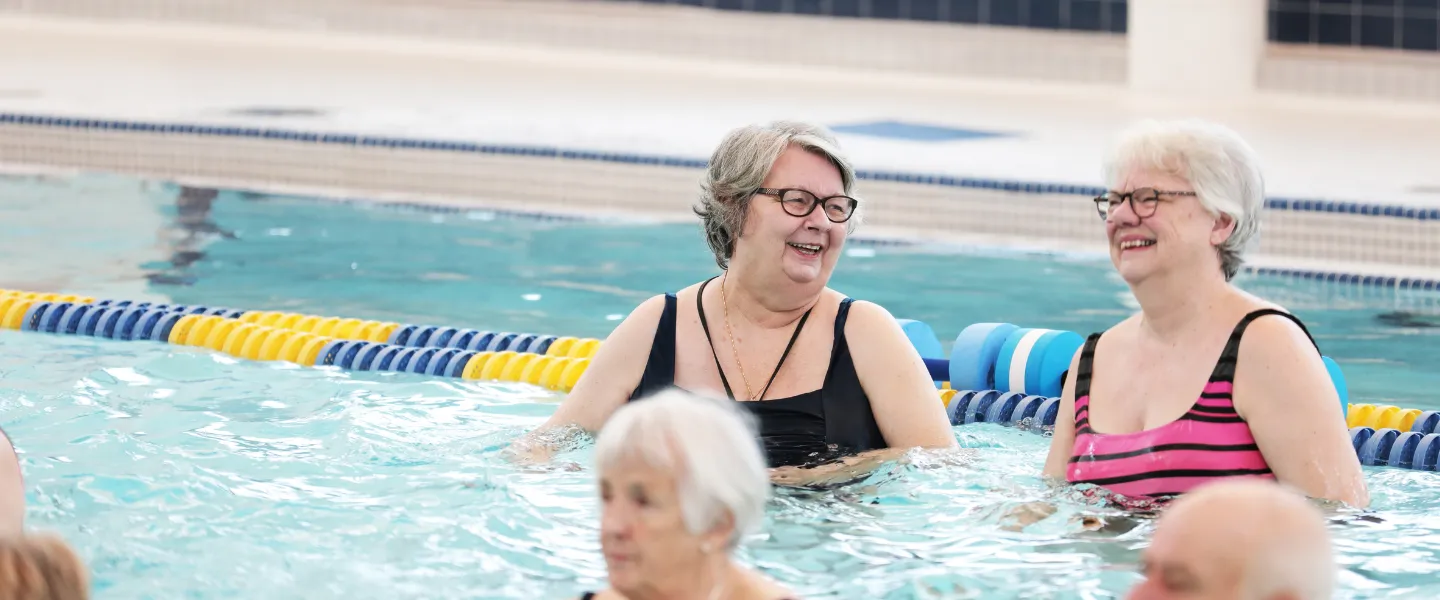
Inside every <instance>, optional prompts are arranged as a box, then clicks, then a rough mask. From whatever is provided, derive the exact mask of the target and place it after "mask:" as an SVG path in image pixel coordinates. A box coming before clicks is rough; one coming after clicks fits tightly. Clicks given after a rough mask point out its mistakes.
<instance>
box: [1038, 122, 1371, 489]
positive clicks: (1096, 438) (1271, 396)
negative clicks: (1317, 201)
mask: <svg viewBox="0 0 1440 600" xmlns="http://www.w3.org/2000/svg"><path fill="white" fill-rule="evenodd" d="M1106 179H1107V183H1108V185H1109V187H1110V188H1111V190H1112V191H1110V192H1108V193H1106V194H1104V195H1102V196H1100V197H1099V198H1096V199H1095V202H1096V204H1097V207H1098V210H1099V215H1100V218H1101V219H1103V220H1104V223H1105V233H1106V236H1107V238H1108V240H1109V242H1110V243H1109V246H1110V260H1111V262H1112V263H1113V264H1114V265H1115V269H1116V270H1117V271H1119V274H1120V276H1121V277H1122V278H1123V279H1124V280H1125V283H1126V284H1128V285H1129V286H1130V291H1131V292H1132V293H1133V295H1134V297H1135V300H1136V301H1137V302H1138V303H1139V305H1140V312H1139V313H1137V314H1136V315H1134V316H1132V317H1130V318H1129V319H1126V320H1125V321H1122V322H1121V323H1120V324H1118V325H1115V326H1114V327H1111V328H1110V329H1109V330H1107V331H1105V332H1104V333H1103V334H1100V333H1096V334H1093V335H1091V336H1090V337H1089V339H1088V340H1086V342H1085V345H1084V346H1083V347H1082V348H1081V350H1080V352H1079V353H1077V355H1076V357H1075V359H1074V361H1073V364H1072V365H1071V368H1070V372H1071V373H1072V374H1074V376H1073V377H1070V378H1067V382H1066V385H1065V388H1064V392H1063V394H1062V398H1061V406H1060V417H1059V418H1057V419H1056V426H1055V433H1054V437H1053V438H1052V439H1051V446H1050V454H1049V458H1048V460H1047V461H1046V463H1045V469H1044V471H1045V473H1046V474H1047V475H1049V476H1051V477H1054V478H1057V479H1058V478H1063V479H1065V480H1066V481H1068V482H1070V483H1076V484H1079V483H1088V484H1094V485H1096V486H1100V487H1103V488H1106V489H1108V490H1110V491H1112V492H1114V493H1116V494H1119V495H1120V496H1122V497H1123V498H1128V499H1159V498H1165V497H1169V496H1173V495H1177V494H1182V493H1184V492H1186V491H1188V490H1190V489H1191V488H1194V487H1196V486H1198V485H1200V484H1202V483H1205V482H1207V481H1212V480H1216V479H1220V478H1227V477H1257V478H1264V479H1278V480H1279V481H1280V482H1282V483H1285V484H1289V485H1291V486H1293V487H1295V488H1297V489H1299V490H1302V491H1304V492H1305V493H1307V494H1309V495H1310V496H1313V497H1317V498H1326V499H1331V500H1338V501H1343V502H1347V503H1350V504H1352V505H1356V506H1365V505H1366V504H1368V502H1369V496H1368V493H1367V490H1366V487H1365V481H1364V479H1363V477H1362V475H1361V471H1360V464H1359V460H1358V459H1357V457H1356V455H1355V450H1354V448H1353V447H1352V446H1351V444H1350V438H1349V435H1348V434H1347V432H1346V428H1345V419H1344V417H1343V415H1342V412H1341V410H1342V409H1341V406H1340V400H1339V397H1338V395H1337V392H1336V390H1335V387H1334V384H1333V383H1332V382H1331V380H1330V377H1329V374H1328V372H1327V371H1326V368H1325V364H1324V363H1323V362H1322V360H1321V355H1320V352H1319V348H1318V347H1317V345H1316V344H1315V341H1314V340H1313V339H1312V338H1311V337H1310V334H1309V332H1308V331H1307V330H1306V328H1305V326H1304V324H1303V323H1301V321H1300V319H1299V318H1297V317H1296V316H1295V315H1293V314H1290V313H1289V312H1286V311H1285V310H1283V309H1282V308H1280V307H1278V306H1276V305H1274V304H1272V303H1270V302H1267V301H1265V300H1263V299H1261V298H1257V297H1255V296H1253V295H1251V294H1248V293H1246V292H1244V291H1242V290H1241V289H1239V288H1237V287H1235V285H1234V284H1233V283H1232V278H1233V277H1234V276H1235V274H1236V273H1237V272H1238V271H1239V269H1240V265H1241V264H1242V262H1243V260H1244V257H1245V253H1246V251H1247V249H1248V248H1249V247H1250V246H1251V244H1252V243H1253V242H1254V240H1255V236H1256V235H1257V234H1258V233H1259V231H1260V210H1261V208H1262V206H1263V203H1264V184H1263V179H1262V176H1261V172H1260V166H1259V161H1258V158H1257V157H1256V155H1255V153H1254V152H1253V151H1252V150H1251V149H1250V147H1249V146H1248V145H1247V144H1246V143H1245V142H1244V140H1242V139H1241V138H1240V137H1239V136H1238V135H1236V134H1235V133H1234V132H1231V131H1230V130H1228V129H1225V128H1223V127H1220V126H1217V125H1213V124H1209V123H1204V122H1196V121H1181V122H1171V123H1158V122H1146V123H1144V124H1142V125H1139V126H1137V127H1136V128H1135V129H1133V130H1131V131H1129V132H1127V133H1126V134H1125V135H1123V136H1122V137H1121V139H1120V142H1119V144H1118V147H1117V148H1116V149H1115V150H1114V152H1113V154H1112V155H1111V156H1110V157H1109V159H1108V160H1107V163H1106Z"/></svg>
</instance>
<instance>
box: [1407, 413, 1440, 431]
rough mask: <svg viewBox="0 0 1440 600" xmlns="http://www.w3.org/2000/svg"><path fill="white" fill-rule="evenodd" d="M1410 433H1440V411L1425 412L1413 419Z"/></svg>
mask: <svg viewBox="0 0 1440 600" xmlns="http://www.w3.org/2000/svg"><path fill="white" fill-rule="evenodd" d="M1410 431H1415V432H1419V433H1440V411H1434V410H1427V411H1425V412H1423V413H1420V416H1418V417H1416V418H1415V422H1414V423H1412V424H1411V425H1410Z"/></svg>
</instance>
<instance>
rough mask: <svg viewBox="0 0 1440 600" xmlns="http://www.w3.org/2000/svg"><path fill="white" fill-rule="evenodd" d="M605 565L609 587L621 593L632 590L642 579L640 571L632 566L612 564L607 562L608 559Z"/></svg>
mask: <svg viewBox="0 0 1440 600" xmlns="http://www.w3.org/2000/svg"><path fill="white" fill-rule="evenodd" d="M605 566H606V567H607V568H606V579H607V580H608V581H609V583H610V587H611V588H614V590H615V591H617V592H620V593H621V594H625V593H626V592H627V591H631V590H634V589H635V587H636V586H637V585H639V584H640V582H641V580H642V578H641V577H640V573H638V572H637V570H636V569H635V568H634V567H633V566H627V565H612V564H608V561H607V564H606V565H605Z"/></svg>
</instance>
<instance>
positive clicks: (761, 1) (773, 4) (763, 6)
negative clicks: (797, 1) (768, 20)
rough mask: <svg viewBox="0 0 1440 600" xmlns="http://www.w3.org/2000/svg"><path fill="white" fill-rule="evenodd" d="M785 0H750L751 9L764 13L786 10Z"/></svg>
mask: <svg viewBox="0 0 1440 600" xmlns="http://www.w3.org/2000/svg"><path fill="white" fill-rule="evenodd" d="M784 9H785V2H784V0H750V10H753V11H755V12H763V13H778V12H784Z"/></svg>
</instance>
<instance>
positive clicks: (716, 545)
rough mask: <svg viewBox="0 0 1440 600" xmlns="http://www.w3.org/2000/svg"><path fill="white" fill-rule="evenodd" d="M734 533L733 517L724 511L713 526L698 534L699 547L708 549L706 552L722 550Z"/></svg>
mask: <svg viewBox="0 0 1440 600" xmlns="http://www.w3.org/2000/svg"><path fill="white" fill-rule="evenodd" d="M734 533H735V517H734V516H732V515H731V514H730V513H729V512H726V513H725V514H724V515H723V516H721V517H720V520H719V521H718V522H716V523H715V525H714V526H712V527H710V530H709V531H706V532H705V533H703V534H700V547H701V548H706V549H708V550H707V554H708V553H711V552H724V551H725V550H726V545H728V544H729V542H730V537H731V536H732V535H734Z"/></svg>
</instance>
